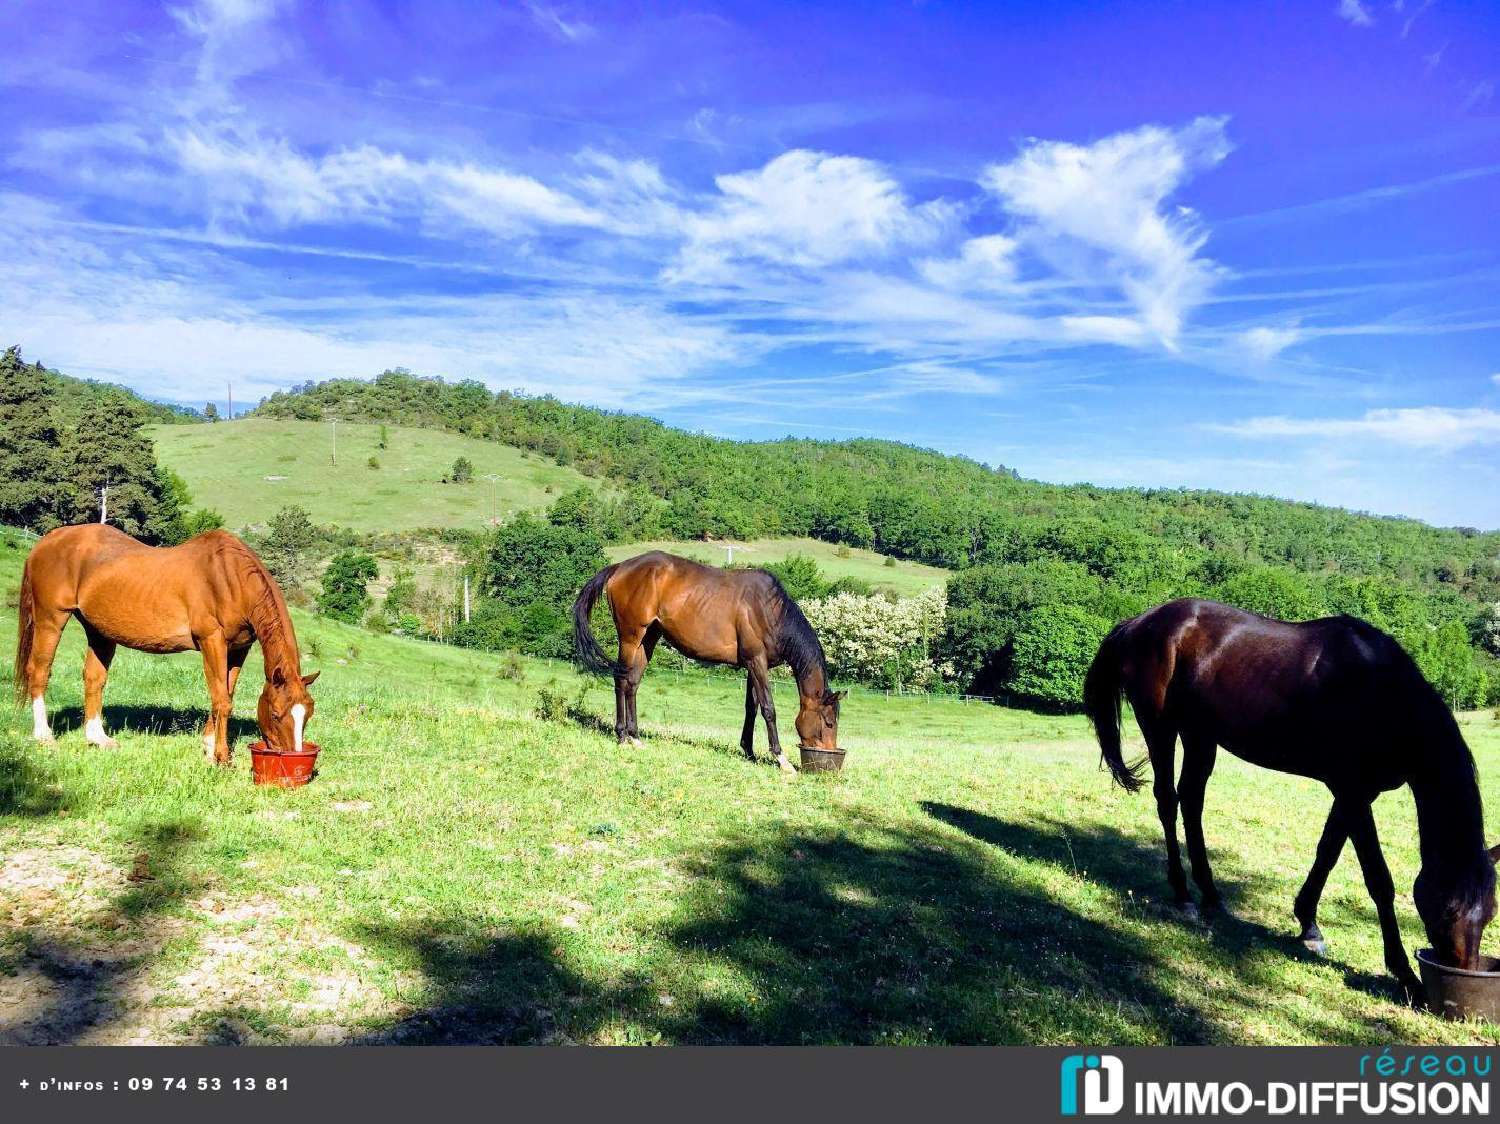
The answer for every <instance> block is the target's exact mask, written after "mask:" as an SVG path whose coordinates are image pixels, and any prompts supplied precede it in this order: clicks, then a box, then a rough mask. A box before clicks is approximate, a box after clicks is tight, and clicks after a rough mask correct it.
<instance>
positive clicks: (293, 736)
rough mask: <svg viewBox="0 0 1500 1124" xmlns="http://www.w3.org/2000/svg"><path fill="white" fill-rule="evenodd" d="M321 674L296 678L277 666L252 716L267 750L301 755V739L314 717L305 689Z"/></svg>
mask: <svg viewBox="0 0 1500 1124" xmlns="http://www.w3.org/2000/svg"><path fill="white" fill-rule="evenodd" d="M320 674H321V672H317V671H315V672H313V673H312V674H311V675H303V676H301V677H300V678H299V677H298V676H296V675H288V674H287V673H286V672H285V671H284V670H282V669H281V668H279V667H278V668H276V669H275V670H274V671H272V672H271V674H270V677H269V678H267V679H266V685H265V688H264V689H263V690H262V691H261V693H260V702H259V703H258V704H257V706H256V708H255V717H256V721H257V722H259V723H260V732H261V735H262V736H263V737H264V738H265V739H266V745H267V746H268V747H269V748H271V749H276V750H281V751H282V752H287V751H295V752H297V753H300V752H302V744H303V736H304V734H305V732H306V730H307V724H308V722H309V721H311V719H312V714H313V697H312V695H311V694H309V693H308V690H307V689H308V688H309V687H311V686H312V685H313V681H314V680H316V679H317V678H318V676H319V675H320Z"/></svg>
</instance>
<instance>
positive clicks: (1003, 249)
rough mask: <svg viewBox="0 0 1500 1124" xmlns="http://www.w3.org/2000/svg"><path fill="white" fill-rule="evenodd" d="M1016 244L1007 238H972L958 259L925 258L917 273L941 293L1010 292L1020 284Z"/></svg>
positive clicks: (988, 235)
mask: <svg viewBox="0 0 1500 1124" xmlns="http://www.w3.org/2000/svg"><path fill="white" fill-rule="evenodd" d="M1015 252H1016V241H1015V239H1014V238H1007V237H1006V236H1005V235H1003V234H985V235H982V236H980V237H978V238H970V239H969V240H968V241H966V242H965V243H964V244H963V245H962V246H960V247H959V253H958V257H956V258H923V259H922V260H921V261H919V262H917V272H918V273H920V274H921V275H922V277H923V278H924V279H926V280H927V281H929V282H931V283H932V284H934V285H936V286H938V288H940V289H958V290H962V291H971V290H976V289H977V290H980V291H985V290H1000V291H1008V290H1011V289H1013V288H1014V287H1015V282H1016V260H1015Z"/></svg>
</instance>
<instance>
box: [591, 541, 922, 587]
mask: <svg viewBox="0 0 1500 1124" xmlns="http://www.w3.org/2000/svg"><path fill="white" fill-rule="evenodd" d="M731 547H732V548H733V561H734V563H735V564H736V565H746V566H763V565H765V564H766V563H767V562H780V561H782V560H783V559H785V558H790V557H791V556H792V555H794V554H800V555H802V556H803V557H806V558H811V559H813V561H815V562H817V564H818V569H820V570H821V571H823V573H824V574H825V575H826V576H827V577H829V578H831V579H838V578H859V579H860V580H861V581H867V582H869V583H870V584H871V585H873V586H875V587H876V588H880V589H890V590H894V591H895V592H896V593H899V594H902V595H904V596H911V595H913V594H917V593H921V592H922V591H923V590H925V589H931V588H932V587H933V586H940V585H942V584H944V583H945V582H946V581H947V580H948V576H949V573H948V571H947V570H943V569H940V568H938V567H937V566H924V565H923V564H922V563H920V562H907V561H899V560H897V559H894V558H892V559H890V561H891V562H892V563H894V565H887V564H886V559H887V556H886V555H882V554H877V553H875V551H873V550H861V549H860V548H858V547H840V546H835V545H833V544H832V543H826V542H820V541H819V540H817V539H806V538H804V539H752V540H751V541H749V542H739V541H735V540H732V539H730V540H725V541H722V542H718V541H716V542H702V541H701V540H700V541H686V542H684V541H673V540H670V539H654V540H652V541H650V542H636V543H619V544H616V545H614V546H611V547H610V548H609V549H608V550H607V551H606V553H607V554H608V555H609V557H610V561H612V562H618V561H619V560H620V559H622V558H629V557H631V556H632V555H635V554H641V553H643V552H645V551H648V550H665V551H668V552H670V553H672V554H680V555H682V556H683V557H684V558H693V559H696V560H697V561H699V562H706V563H710V564H712V565H715V566H723V565H725V564H726V563H727V562H728V561H730V559H731V555H730V548H731Z"/></svg>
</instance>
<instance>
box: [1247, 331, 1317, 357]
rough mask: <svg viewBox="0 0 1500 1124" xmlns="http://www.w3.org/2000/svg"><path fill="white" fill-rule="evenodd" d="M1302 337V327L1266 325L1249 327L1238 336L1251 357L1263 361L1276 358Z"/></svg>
mask: <svg viewBox="0 0 1500 1124" xmlns="http://www.w3.org/2000/svg"><path fill="white" fill-rule="evenodd" d="M1302 338H1303V333H1302V330H1301V329H1300V328H1295V327H1283V328H1272V327H1268V326H1265V325H1261V326H1259V327H1255V328H1247V329H1246V330H1245V331H1243V332H1241V333H1240V334H1239V336H1238V337H1237V339H1238V342H1239V345H1240V347H1241V348H1243V349H1244V351H1245V352H1246V353H1247V354H1248V355H1249V356H1250V357H1251V358H1253V359H1258V360H1261V361H1262V362H1266V361H1269V360H1271V359H1274V358H1276V356H1278V355H1280V354H1281V353H1282V352H1283V351H1285V350H1286V349H1287V348H1289V347H1291V346H1292V344H1294V343H1296V342H1297V341H1298V340H1300V339H1302Z"/></svg>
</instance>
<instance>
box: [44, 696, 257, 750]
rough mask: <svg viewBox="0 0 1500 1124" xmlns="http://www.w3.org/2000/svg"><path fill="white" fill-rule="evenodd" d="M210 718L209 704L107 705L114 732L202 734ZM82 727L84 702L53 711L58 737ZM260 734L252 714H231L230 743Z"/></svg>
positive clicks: (107, 726) (107, 720)
mask: <svg viewBox="0 0 1500 1124" xmlns="http://www.w3.org/2000/svg"><path fill="white" fill-rule="evenodd" d="M207 721H208V710H207V709H206V708H205V709H202V710H197V709H186V708H183V707H172V706H138V705H136V704H133V703H124V704H120V705H117V706H111V705H110V704H109V703H105V705H104V728H105V729H106V730H107V731H109V733H110V734H113V735H115V736H119V735H120V734H152V735H156V736H162V735H173V734H201V733H202V732H203V726H204V723H206V722H207ZM82 728H83V708H82V707H81V706H67V707H62V708H60V709H58V710H56V711H54V712H53V715H52V729H53V732H54V733H56V734H57V736H58V737H62V736H63V735H64V734H68V733H72V732H74V731H76V730H81V729H82ZM259 737H260V727H259V726H257V725H256V723H255V720H254V719H253V718H244V717H241V716H238V715H231V716H230V719H229V740H230V742H231V743H238V742H240V741H242V740H245V739H247V738H248V739H252V740H253V739H256V738H259Z"/></svg>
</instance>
